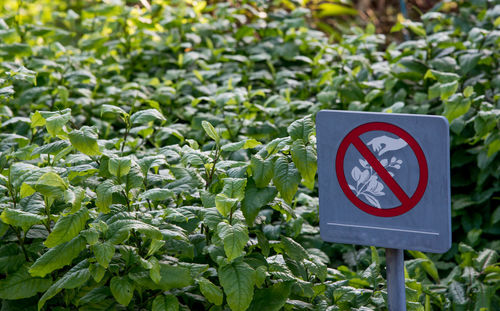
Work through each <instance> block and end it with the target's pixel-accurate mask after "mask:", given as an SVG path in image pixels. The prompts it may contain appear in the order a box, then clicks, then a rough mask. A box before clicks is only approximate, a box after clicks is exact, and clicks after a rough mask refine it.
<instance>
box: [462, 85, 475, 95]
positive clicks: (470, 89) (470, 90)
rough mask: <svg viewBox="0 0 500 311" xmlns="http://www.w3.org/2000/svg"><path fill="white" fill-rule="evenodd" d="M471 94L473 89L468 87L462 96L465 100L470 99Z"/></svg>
mask: <svg viewBox="0 0 500 311" xmlns="http://www.w3.org/2000/svg"><path fill="white" fill-rule="evenodd" d="M473 93H474V87H473V86H472V85H469V86H468V87H466V88H465V90H464V96H465V98H469V97H471V96H472V94H473Z"/></svg>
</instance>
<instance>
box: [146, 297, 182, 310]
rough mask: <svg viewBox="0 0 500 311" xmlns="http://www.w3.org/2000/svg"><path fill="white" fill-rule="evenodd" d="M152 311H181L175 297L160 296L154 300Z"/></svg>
mask: <svg viewBox="0 0 500 311" xmlns="http://www.w3.org/2000/svg"><path fill="white" fill-rule="evenodd" d="M151 310H152V311H179V301H178V300H177V298H176V297H175V296H174V295H159V296H157V297H156V298H155V299H154V300H153V306H152V309H151Z"/></svg>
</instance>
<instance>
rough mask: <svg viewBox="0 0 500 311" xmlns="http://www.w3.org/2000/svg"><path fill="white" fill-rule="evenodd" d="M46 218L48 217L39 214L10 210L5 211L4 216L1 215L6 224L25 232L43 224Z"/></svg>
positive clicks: (0, 217)
mask: <svg viewBox="0 0 500 311" xmlns="http://www.w3.org/2000/svg"><path fill="white" fill-rule="evenodd" d="M45 218H46V217H43V216H40V215H37V214H33V213H28V212H23V211H20V210H15V209H10V208H6V209H4V210H3V212H2V215H0V219H1V220H2V221H3V222H4V223H6V224H8V225H12V226H15V227H21V228H22V229H23V231H24V232H26V231H28V229H29V228H31V227H32V226H33V225H39V224H42V223H43V221H44V220H45Z"/></svg>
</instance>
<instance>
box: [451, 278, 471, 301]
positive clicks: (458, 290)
mask: <svg viewBox="0 0 500 311" xmlns="http://www.w3.org/2000/svg"><path fill="white" fill-rule="evenodd" d="M448 291H449V292H450V295H451V299H452V301H453V302H454V303H456V304H458V305H465V304H466V303H467V297H466V296H465V291H464V288H463V286H462V284H460V283H458V282H456V281H452V282H451V284H450V285H449V287H448Z"/></svg>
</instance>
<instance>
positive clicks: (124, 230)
mask: <svg viewBox="0 0 500 311" xmlns="http://www.w3.org/2000/svg"><path fill="white" fill-rule="evenodd" d="M130 230H136V231H138V232H140V233H142V234H144V235H145V236H146V237H148V238H150V239H156V240H161V239H163V235H162V234H161V232H160V230H159V229H158V228H156V227H154V226H152V225H150V224H147V223H144V222H142V221H139V220H135V219H121V220H117V221H115V222H113V223H112V224H110V225H109V227H108V231H107V233H106V234H107V236H108V237H109V242H110V243H112V244H120V243H122V242H124V241H125V240H126V239H127V238H128V235H129V232H130Z"/></svg>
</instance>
